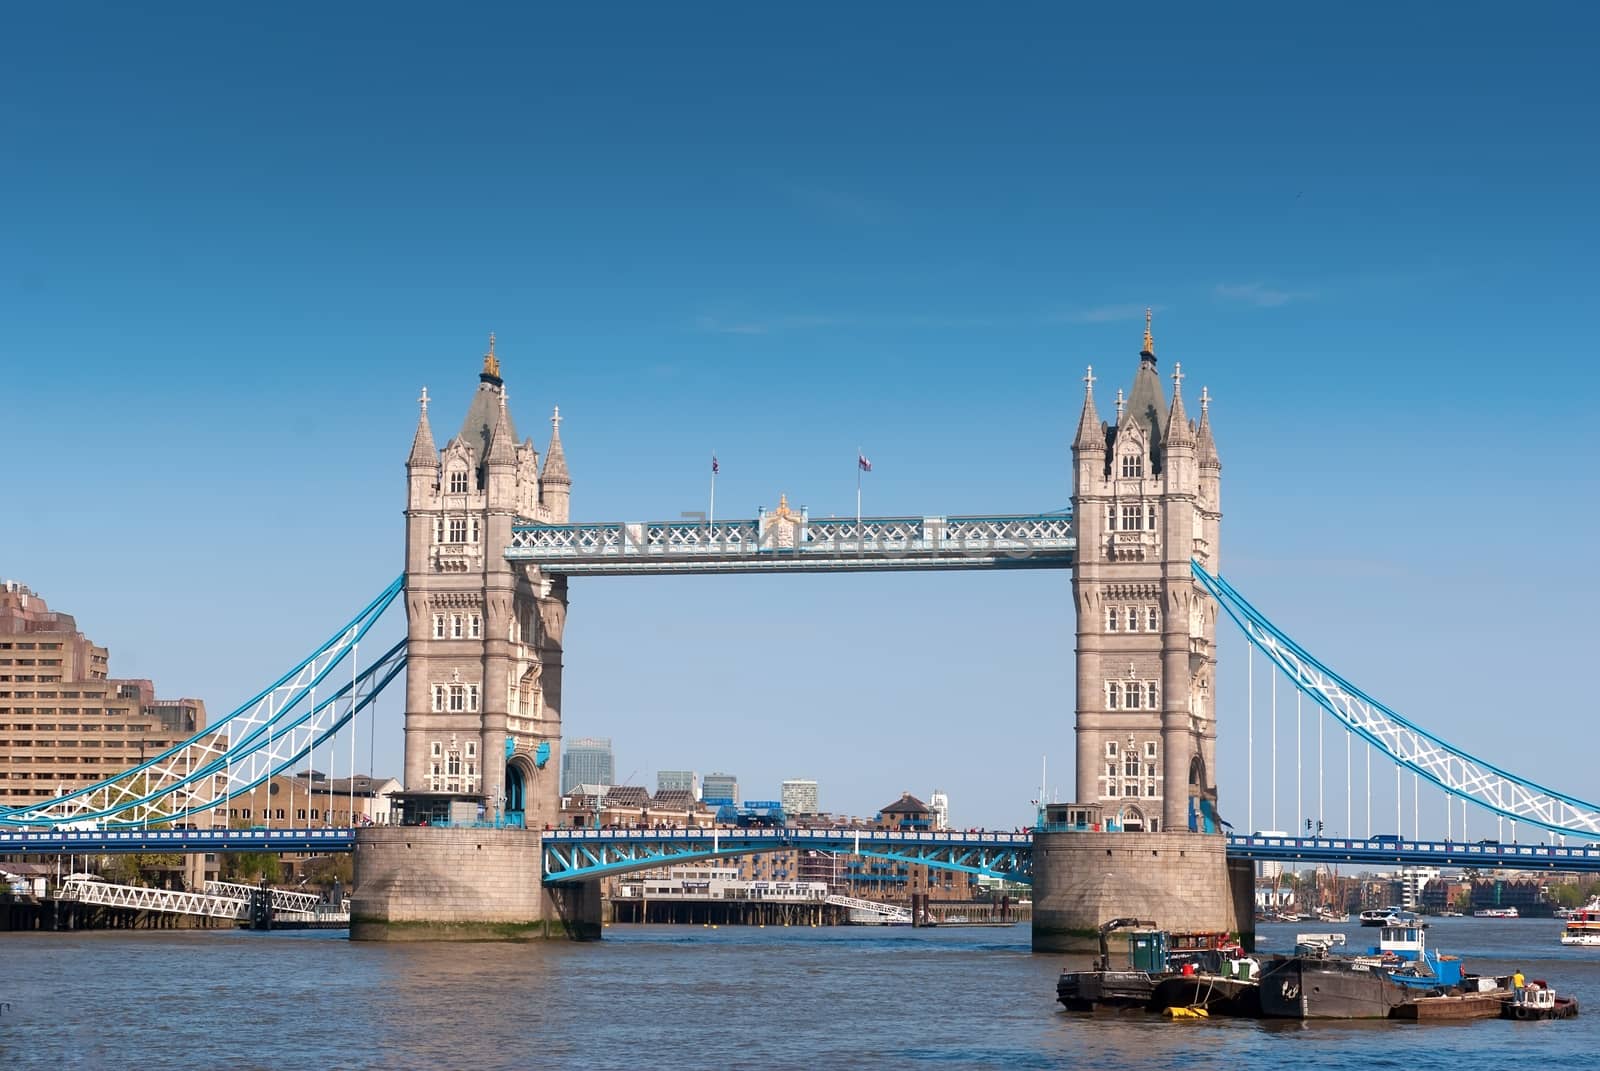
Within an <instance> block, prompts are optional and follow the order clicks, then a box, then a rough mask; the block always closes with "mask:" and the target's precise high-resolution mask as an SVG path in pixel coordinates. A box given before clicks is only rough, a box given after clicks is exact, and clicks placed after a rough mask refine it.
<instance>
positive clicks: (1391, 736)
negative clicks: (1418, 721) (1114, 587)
mask: <svg viewBox="0 0 1600 1071" xmlns="http://www.w3.org/2000/svg"><path fill="white" fill-rule="evenodd" d="M1193 569H1194V573H1195V577H1196V579H1198V580H1199V581H1200V583H1201V584H1202V586H1204V587H1205V588H1206V590H1207V591H1209V592H1210V593H1211V594H1212V595H1213V596H1215V597H1216V598H1217V600H1218V601H1219V602H1220V603H1221V604H1222V606H1223V608H1224V609H1225V610H1227V612H1228V615H1229V616H1230V617H1232V618H1233V620H1234V621H1235V623H1237V624H1238V625H1239V627H1240V629H1242V630H1243V632H1244V634H1245V637H1246V638H1247V639H1248V640H1249V641H1250V642H1251V643H1252V644H1253V645H1255V647H1256V649H1257V650H1259V651H1261V653H1263V654H1264V655H1266V656H1267V657H1268V658H1269V659H1271V660H1272V662H1273V664H1274V665H1276V666H1277V667H1278V668H1279V669H1281V670H1282V671H1283V672H1284V673H1285V674H1287V675H1288V677H1289V679H1290V681H1292V682H1293V683H1294V684H1295V686H1296V687H1298V688H1299V689H1300V690H1301V691H1303V692H1304V693H1305V694H1306V695H1308V696H1310V697H1311V698H1312V699H1313V700H1315V701H1316V702H1317V704H1319V705H1320V706H1321V707H1322V708H1323V709H1324V710H1326V711H1328V713H1330V714H1332V715H1333V716H1334V717H1335V718H1337V719H1338V720H1339V721H1340V722H1342V723H1344V725H1346V726H1347V727H1348V728H1350V729H1351V730H1353V731H1354V732H1355V733H1356V735H1358V736H1360V737H1361V738H1363V739H1364V740H1366V741H1367V742H1368V743H1370V744H1372V745H1373V746H1374V747H1376V748H1378V749H1379V750H1381V751H1383V752H1384V753H1386V754H1387V755H1388V756H1389V757H1390V758H1391V759H1392V760H1393V761H1395V762H1396V763H1398V764H1399V765H1401V766H1403V767H1406V768H1408V769H1411V770H1414V771H1415V772H1416V773H1417V774H1419V775H1420V776H1422V777H1425V778H1427V779H1428V780H1429V781H1432V782H1433V783H1434V784H1436V785H1438V786H1439V787H1440V788H1443V789H1444V790H1445V791H1447V792H1449V793H1451V794H1452V795H1454V796H1456V797H1458V798H1461V799H1466V800H1470V801H1471V802H1473V803H1476V804H1478V805H1480V806H1482V807H1484V808H1486V809H1488V810H1490V811H1492V812H1494V813H1495V814H1498V815H1501V816H1503V817H1505V818H1509V819H1512V820H1513V821H1517V822H1529V823H1532V824H1533V825H1536V826H1539V827H1542V828H1544V829H1548V830H1550V831H1552V832H1555V833H1565V834H1573V835H1576V836H1585V837H1595V836H1600V807H1596V806H1595V805H1594V804H1592V803H1585V802H1584V801H1582V800H1579V799H1575V798H1573V797H1571V796H1566V795H1563V794H1561V793H1559V792H1553V791H1551V790H1550V789H1547V788H1545V787H1543V786H1541V785H1537V784H1534V783H1533V782H1531V781H1528V780H1526V779H1524V778H1521V777H1518V776H1517V775H1515V774H1511V773H1508V772H1506V771H1505V770H1501V769H1498V768H1497V767H1495V766H1492V765H1490V764H1489V763H1486V762H1484V761H1482V760H1481V759H1477V758H1474V757H1473V756H1471V755H1468V754H1467V753H1466V752H1464V751H1462V750H1461V749H1460V748H1457V747H1454V746H1453V745H1451V744H1447V743H1445V742H1444V741H1442V740H1440V739H1438V738H1437V737H1435V736H1433V735H1432V734H1430V733H1428V732H1425V731H1423V730H1422V729H1419V728H1417V727H1416V726H1415V725H1413V724H1412V723H1411V722H1409V721H1407V720H1406V719H1404V718H1402V717H1401V716H1400V715H1398V714H1396V713H1395V712H1394V711H1392V710H1390V709H1389V708H1387V707H1385V706H1384V705H1383V704H1381V703H1379V702H1377V701H1376V700H1374V699H1372V698H1371V697H1369V696H1367V695H1365V694H1364V693H1362V692H1361V691H1360V690H1359V689H1357V688H1355V687H1354V686H1353V685H1351V684H1350V683H1349V681H1347V680H1345V679H1344V678H1343V677H1341V676H1339V675H1338V674H1337V673H1335V672H1333V671H1332V670H1330V669H1328V668H1327V667H1326V666H1324V665H1323V664H1322V663H1321V662H1319V661H1317V660H1316V659H1315V658H1314V657H1313V656H1312V655H1310V654H1309V653H1308V652H1306V651H1305V650H1304V649H1303V648H1302V647H1300V646H1299V645H1298V644H1296V643H1295V642H1294V641H1293V640H1292V639H1290V638H1289V637H1288V636H1287V635H1285V634H1284V633H1283V632H1282V631H1281V630H1279V629H1278V628H1277V627H1276V626H1274V625H1273V624H1272V622H1270V621H1268V620H1267V619H1266V617H1264V616H1263V615H1262V614H1261V613H1260V611H1258V610H1256V609H1255V607H1253V606H1251V605H1250V604H1249V603H1248V602H1246V601H1245V600H1244V598H1243V597H1242V596H1240V595H1239V593H1238V592H1237V591H1235V590H1234V589H1233V588H1232V586H1230V585H1229V584H1228V583H1227V581H1225V580H1223V579H1222V578H1221V577H1214V576H1212V575H1211V574H1209V573H1207V572H1206V571H1205V569H1203V568H1202V567H1201V566H1200V565H1199V564H1198V563H1195V564H1194V565H1193Z"/></svg>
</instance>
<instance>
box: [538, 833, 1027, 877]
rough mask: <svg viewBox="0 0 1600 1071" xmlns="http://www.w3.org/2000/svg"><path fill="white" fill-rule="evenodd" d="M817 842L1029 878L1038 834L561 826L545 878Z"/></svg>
mask: <svg viewBox="0 0 1600 1071" xmlns="http://www.w3.org/2000/svg"><path fill="white" fill-rule="evenodd" d="M786 850H812V851H821V852H831V853H836V854H843V855H861V856H867V857H870V858H878V859H889V860H894V861H897V862H904V863H923V864H926V865H928V866H932V867H937V868H939V869H943V870H959V871H963V872H965V873H969V874H982V875H987V876H992V877H1002V878H1007V879H1010V880H1012V881H1022V882H1030V881H1032V872H1031V866H1032V859H1033V837H1032V835H1031V834H1028V833H997V832H988V831H959V830H940V831H932V830H927V831H909V830H908V831H901V830H882V829H811V828H793V827H790V828H781V829H736V828H727V827H715V828H712V829H637V830H630V829H556V830H550V831H547V832H546V833H545V834H544V880H545V882H546V883H548V884H555V883H560V882H567V881H583V880H587V879H590V878H596V877H605V876H608V875H611V874H623V873H627V872H629V871H635V870H648V869H652V868H655V867H662V866H671V865H673V864H677V863H688V862H692V861H694V860H696V859H707V858H713V857H716V856H734V855H752V854H757V853H761V852H772V851H786Z"/></svg>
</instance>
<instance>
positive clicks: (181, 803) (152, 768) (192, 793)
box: [0, 580, 405, 826]
mask: <svg viewBox="0 0 1600 1071" xmlns="http://www.w3.org/2000/svg"><path fill="white" fill-rule="evenodd" d="M400 587H401V582H400V581H398V580H397V581H395V583H394V584H392V585H390V587H389V588H388V589H386V591H385V592H384V594H383V595H381V596H379V598H378V599H376V600H374V601H373V602H372V603H371V604H370V605H369V606H368V607H367V608H366V610H364V611H362V613H361V615H359V616H358V617H357V618H356V619H355V620H353V621H351V622H350V623H349V624H348V625H347V626H345V627H344V628H343V629H341V630H340V632H339V633H338V634H337V635H335V636H334V637H333V638H332V639H331V640H329V641H328V642H327V643H326V644H324V645H323V646H322V647H321V648H319V649H318V650H317V651H316V652H315V653H314V654H312V655H311V656H310V657H309V658H307V659H306V660H305V661H303V662H302V663H301V664H300V665H299V666H297V667H295V668H294V669H293V670H291V671H290V672H289V673H288V674H287V675H286V676H284V677H283V678H281V679H280V680H279V681H278V682H277V683H276V684H274V685H272V686H271V687H270V688H268V689H267V690H266V691H264V692H262V693H261V694H260V695H258V696H256V697H255V698H254V699H252V700H250V701H249V702H248V703H246V704H245V705H244V706H242V707H240V708H239V709H238V710H236V711H234V712H233V713H231V714H229V715H228V716H227V717H225V718H223V719H222V720H221V721H220V722H218V723H217V724H216V725H214V726H210V727H208V728H206V729H205V730H204V731H202V732H200V733H197V734H196V735H194V736H192V737H190V738H189V739H188V740H185V741H183V742H182V743H179V744H176V745H174V746H173V747H171V748H169V749H168V750H166V751H164V752H162V753H161V754H160V755H158V756H156V757H155V758H153V759H150V760H148V761H147V762H144V763H141V764H140V765H138V766H135V767H133V768H132V769H129V770H124V771H123V772H121V773H119V774H116V775H114V776H112V777H110V778H107V779H106V780H104V781H100V782H98V783H97V784H94V785H90V786H87V787H85V788H81V789H78V790H77V791H74V792H70V793H67V794H66V795H64V796H60V797H58V798H56V799H53V800H47V801H42V802H40V803H38V804H34V805H32V806H29V807H26V808H23V807H14V808H6V809H3V810H0V825H13V826H54V825H76V824H79V823H92V824H94V825H98V826H138V825H154V824H158V823H165V822H178V821H182V820H184V819H186V818H190V817H194V816H199V815H205V814H207V813H208V812H212V811H214V810H215V809H216V808H219V807H222V808H226V807H227V805H228V801H229V800H231V799H232V798H233V797H234V796H237V795H240V794H241V793H244V792H248V791H249V790H250V789H252V788H254V787H255V786H256V785H259V784H260V783H262V782H263V781H265V780H267V779H268V778H269V777H271V776H273V775H275V774H278V773H282V772H283V771H285V770H288V769H290V768H291V767H292V766H293V765H294V764H295V763H296V762H297V761H298V760H299V759H300V758H302V757H303V756H305V755H307V754H308V753H310V752H311V751H312V749H313V748H315V747H317V746H320V745H321V744H322V743H323V742H324V741H326V740H329V739H331V738H332V737H333V735H334V734H335V733H337V732H338V731H339V730H340V729H341V728H343V727H344V726H345V725H346V724H347V723H348V722H349V721H350V720H351V719H352V718H353V717H354V716H355V714H356V713H358V712H359V711H360V710H361V709H363V708H364V707H366V706H367V705H368V704H369V703H371V702H372V701H373V700H374V699H376V698H377V695H378V693H379V692H381V691H382V690H383V688H384V686H385V685H387V684H388V683H389V682H390V681H391V680H392V679H393V678H394V676H395V675H396V674H397V673H398V672H399V671H400V669H401V668H403V667H404V665H405V642H404V641H403V640H402V641H401V642H400V643H398V644H396V645H395V646H394V647H392V648H390V649H389V650H388V651H387V652H385V653H384V654H383V655H382V656H380V657H379V659H378V660H377V661H375V662H374V663H373V664H372V665H371V666H369V667H368V668H367V669H366V670H364V671H360V672H356V671H354V670H353V669H352V670H347V671H346V673H347V674H349V675H345V674H340V675H339V676H337V677H334V678H333V682H332V683H331V684H329V683H325V682H327V681H328V679H329V677H330V676H331V675H332V674H333V672H334V670H335V669H336V668H337V667H339V666H340V664H341V663H344V662H346V660H348V665H349V666H351V667H356V666H359V655H360V641H361V638H362V637H363V636H364V635H365V634H366V633H367V631H368V630H369V629H370V628H371V627H372V626H373V625H374V624H375V623H376V621H377V619H378V617H379V616H381V615H382V613H383V611H384V610H385V609H387V608H388V606H389V605H390V603H391V602H393V601H394V599H395V597H396V596H397V595H398V594H399V592H400ZM318 685H323V686H324V687H325V688H326V689H327V694H326V696H325V698H324V699H323V700H322V701H321V702H318V701H317V698H316V690H317V687H318ZM225 817H226V812H225V811H224V814H223V818H224V819H225Z"/></svg>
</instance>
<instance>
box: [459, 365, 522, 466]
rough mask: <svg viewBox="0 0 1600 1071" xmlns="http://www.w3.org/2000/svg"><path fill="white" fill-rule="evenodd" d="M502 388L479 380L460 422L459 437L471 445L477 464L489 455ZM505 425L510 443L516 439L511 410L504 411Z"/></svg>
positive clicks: (513, 443)
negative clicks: (508, 431) (470, 402)
mask: <svg viewBox="0 0 1600 1071" xmlns="http://www.w3.org/2000/svg"><path fill="white" fill-rule="evenodd" d="M502 389H503V388H501V387H497V386H495V385H494V384H493V383H490V382H488V381H487V380H480V381H479V383H478V389H477V391H476V392H475V393H474V394H473V395H472V404H471V405H469V406H468V407H467V419H465V420H463V421H462V422H461V436H460V437H461V439H462V440H463V441H464V442H465V443H466V444H467V445H468V446H470V447H472V451H473V454H474V455H475V457H474V460H476V461H477V463H478V465H479V466H482V465H483V462H484V459H485V458H487V457H488V456H489V440H490V439H491V438H492V437H493V436H494V425H495V421H497V420H499V419H500V391H501V390H502ZM506 425H507V427H509V428H510V429H511V444H512V445H513V446H514V445H515V444H516V441H517V431H516V425H514V424H512V423H511V412H510V410H509V409H508V410H507V412H506Z"/></svg>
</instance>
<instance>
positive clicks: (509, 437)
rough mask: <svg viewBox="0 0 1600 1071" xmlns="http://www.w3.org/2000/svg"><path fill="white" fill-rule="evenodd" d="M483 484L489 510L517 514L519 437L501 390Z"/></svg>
mask: <svg viewBox="0 0 1600 1071" xmlns="http://www.w3.org/2000/svg"><path fill="white" fill-rule="evenodd" d="M483 483H484V488H485V490H487V491H488V492H489V508H490V509H505V510H512V511H514V510H515V508H516V491H517V436H516V432H514V431H512V430H511V415H510V413H509V412H508V411H507V409H506V389H505V387H503V386H502V387H501V388H500V412H499V413H498V414H497V415H496V416H495V421H494V429H493V430H492V431H491V432H490V434H489V451H488V453H487V454H485V455H484V458H483Z"/></svg>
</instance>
